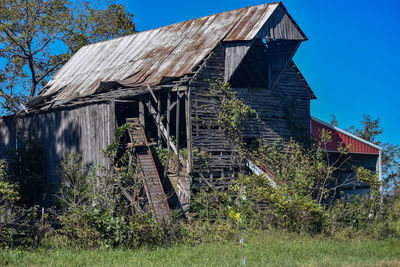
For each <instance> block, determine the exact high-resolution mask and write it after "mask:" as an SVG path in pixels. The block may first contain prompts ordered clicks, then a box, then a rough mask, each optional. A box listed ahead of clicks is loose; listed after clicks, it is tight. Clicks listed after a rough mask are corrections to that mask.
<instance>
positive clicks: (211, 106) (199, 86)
mask: <svg viewBox="0 0 400 267" xmlns="http://www.w3.org/2000/svg"><path fill="white" fill-rule="evenodd" d="M224 69H225V53H224V47H223V46H219V47H217V48H216V49H215V50H214V51H213V53H212V55H211V56H210V57H209V58H208V60H207V61H206V62H205V64H203V66H202V67H201V68H200V69H199V71H198V73H197V74H196V76H195V77H194V78H193V80H192V81H191V83H190V93H191V112H192V114H191V124H192V148H193V150H194V151H196V150H197V153H196V152H193V154H194V155H193V158H194V160H193V161H194V164H193V172H192V176H193V177H194V183H196V182H198V181H199V180H198V177H199V174H200V173H201V174H202V175H203V176H204V177H205V178H206V179H207V180H208V182H210V183H213V184H221V183H224V179H222V180H221V179H219V178H220V177H221V176H230V175H231V174H232V173H233V172H234V171H235V169H237V168H238V165H237V163H236V162H235V158H234V157H232V152H233V149H232V144H231V143H230V142H229V140H227V138H226V136H225V135H224V133H223V131H222V130H221V129H220V127H219V125H218V122H217V109H218V106H219V103H218V100H217V99H216V98H214V97H211V96H210V95H209V88H210V82H215V81H223V80H224ZM200 151H201V152H202V153H201V154H202V157H199V156H198V152H200Z"/></svg>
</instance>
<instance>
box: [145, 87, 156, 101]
mask: <svg viewBox="0 0 400 267" xmlns="http://www.w3.org/2000/svg"><path fill="white" fill-rule="evenodd" d="M147 89H148V90H149V91H150V94H151V96H152V97H153V99H154V102H156V103H158V100H157V98H156V96H155V94H154V92H153V90H152V89H151V87H150V85H147Z"/></svg>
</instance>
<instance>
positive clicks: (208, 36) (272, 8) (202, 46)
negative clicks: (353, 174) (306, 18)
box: [39, 2, 307, 100]
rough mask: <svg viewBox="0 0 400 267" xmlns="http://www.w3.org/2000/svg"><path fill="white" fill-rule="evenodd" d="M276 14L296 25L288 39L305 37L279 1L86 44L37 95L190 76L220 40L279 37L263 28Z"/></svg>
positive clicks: (67, 96) (88, 92) (278, 31)
mask: <svg viewBox="0 0 400 267" xmlns="http://www.w3.org/2000/svg"><path fill="white" fill-rule="evenodd" d="M282 12H283V13H284V14H283V13H282ZM281 13H282V14H283V15H282V14H281ZM272 14H278V15H279V14H280V15H279V16H278V17H280V19H281V20H284V19H286V20H291V21H292V23H293V25H295V26H294V27H296V29H297V30H295V31H292V32H294V33H291V35H290V38H292V39H296V40H306V39H307V38H306V37H305V35H304V34H303V33H302V32H301V30H300V29H299V28H298V26H297V25H296V24H295V23H294V21H293V20H292V18H291V17H290V15H289V14H288V13H287V11H286V9H285V8H284V6H283V5H282V4H281V3H280V2H278V3H270V4H265V5H259V6H251V7H246V8H241V9H236V10H232V11H228V12H223V13H219V14H215V15H210V16H206V17H202V18H198V19H194V20H189V21H184V22H181V23H177V24H173V25H169V26H165V27H161V28H157V29H153V30H149V31H143V32H139V33H136V34H132V35H128V36H125V37H121V38H117V39H112V40H108V41H103V42H99V43H95V44H91V45H87V46H84V47H82V48H81V49H80V50H79V51H78V52H77V53H76V54H75V55H74V56H73V57H72V58H71V59H70V60H69V61H68V62H67V63H66V64H65V65H64V66H63V67H62V68H61V69H60V70H59V71H58V72H57V73H56V74H55V75H54V76H53V77H52V79H51V80H50V81H49V83H48V84H47V85H46V86H45V88H44V89H43V90H42V91H41V92H40V93H39V94H40V95H42V96H49V95H53V94H54V95H56V97H55V100H62V99H71V98H75V97H82V96H87V95H91V94H93V93H96V90H97V89H98V88H99V84H100V82H110V81H116V82H117V83H119V84H122V85H126V86H129V87H135V86H144V85H157V84H160V83H162V81H163V78H168V77H175V78H179V77H182V76H184V75H186V74H191V73H192V70H193V68H194V67H195V66H196V65H198V64H199V63H200V62H201V61H202V60H203V59H204V58H205V57H206V56H207V55H208V54H209V53H210V52H211V51H212V50H213V49H214V48H215V47H216V46H217V45H218V43H220V42H221V41H239V40H240V41H245V40H252V39H254V38H256V37H260V34H262V35H263V36H262V37H265V36H270V37H273V38H277V39H278V38H279V37H280V36H281V34H282V31H285V29H283V28H279V27H275V28H274V27H272V26H269V28H268V29H266V28H265V25H270V24H271V25H273V24H274V21H276V20H277V18H276V16H275V18H274V17H273V16H272ZM278 19H279V18H278Z"/></svg>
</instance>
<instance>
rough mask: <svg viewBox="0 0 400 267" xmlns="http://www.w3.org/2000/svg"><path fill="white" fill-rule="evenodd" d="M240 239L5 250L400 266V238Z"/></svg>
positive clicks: (146, 260)
mask: <svg viewBox="0 0 400 267" xmlns="http://www.w3.org/2000/svg"><path fill="white" fill-rule="evenodd" d="M247 239H248V240H247V247H246V248H243V249H241V248H240V247H239V246H238V244H237V243H234V242H227V243H213V244H202V245H199V246H186V245H181V246H174V247H170V248H158V249H153V250H150V249H140V250H123V249H103V250H78V249H74V250H68V249H59V250H53V249H35V250H22V249H0V265H1V266H4V265H9V266H159V267H161V266H241V257H242V255H244V256H245V257H246V263H247V264H246V266H280V267H282V266H400V240H395V239H390V240H382V241H378V240H362V239H359V240H358V239H357V240H334V239H329V238H318V237H314V238H312V237H308V236H299V235H294V234H285V233H275V234H259V235H256V236H254V237H252V238H250V237H249V238H247Z"/></svg>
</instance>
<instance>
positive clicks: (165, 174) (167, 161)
mask: <svg viewBox="0 0 400 267" xmlns="http://www.w3.org/2000/svg"><path fill="white" fill-rule="evenodd" d="M170 107H171V92H170V91H168V96H167V147H168V155H167V160H166V163H165V168H164V177H166V176H167V172H168V166H169V159H170V157H171V145H170V137H169V136H170V127H171V108H170Z"/></svg>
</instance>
